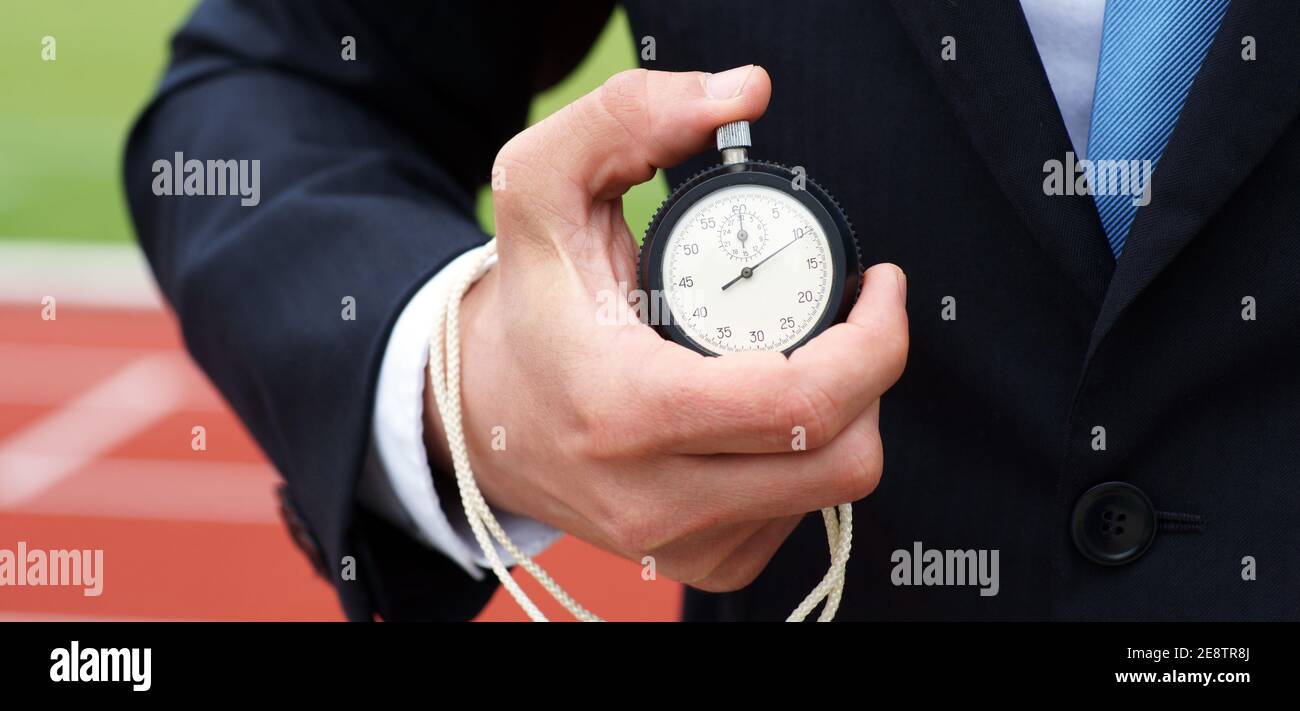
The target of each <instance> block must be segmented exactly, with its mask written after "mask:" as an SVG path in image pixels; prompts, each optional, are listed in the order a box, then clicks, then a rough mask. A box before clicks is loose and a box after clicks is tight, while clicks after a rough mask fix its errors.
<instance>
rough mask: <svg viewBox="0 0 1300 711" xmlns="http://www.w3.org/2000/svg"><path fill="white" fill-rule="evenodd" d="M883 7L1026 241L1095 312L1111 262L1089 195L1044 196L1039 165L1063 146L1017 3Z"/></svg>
mask: <svg viewBox="0 0 1300 711" xmlns="http://www.w3.org/2000/svg"><path fill="white" fill-rule="evenodd" d="M892 2H893V5H894V10H895V12H896V13H897V14H898V17H899V19H900V20H901V21H902V23H903V26H904V27H905V28H906V29H907V32H908V34H909V35H910V36H911V38H912V40H913V42H914V43H915V44H916V46H917V49H918V50H919V51H920V53H921V58H922V61H923V62H924V63H925V64H926V66H927V67H928V68H929V69H930V71H931V73H932V74H933V75H934V77H935V79H936V81H937V82H938V84H939V87H940V89H941V91H942V92H943V93H944V94H945V96H946V97H947V99H948V101H949V103H951V104H952V105H953V106H954V108H955V109H956V113H957V115H958V117H959V118H960V119H961V120H962V121H963V122H964V123H965V124H966V128H967V130H968V132H969V133H970V136H971V140H972V142H973V143H974V145H975V149H976V150H977V151H978V152H979V153H980V155H981V156H982V157H983V158H984V161H985V162H986V163H987V164H988V167H989V170H990V171H991V172H992V174H993V176H994V177H995V178H996V180H997V182H998V184H999V186H1000V187H1001V188H1002V191H1003V192H1004V193H1005V194H1006V196H1007V198H1008V200H1009V201H1010V202H1011V204H1012V205H1013V206H1014V207H1015V210H1016V212H1017V214H1019V216H1020V217H1021V219H1022V220H1023V221H1024V222H1025V224H1026V226H1027V227H1028V228H1029V231H1030V233H1031V234H1032V235H1033V237H1034V239H1035V240H1036V241H1037V242H1038V244H1039V245H1040V246H1041V247H1042V248H1043V250H1045V251H1046V252H1047V254H1048V256H1049V258H1050V259H1051V260H1052V261H1053V262H1054V263H1055V264H1056V265H1057V266H1058V267H1059V268H1060V269H1061V270H1062V271H1063V272H1065V273H1066V274H1067V275H1068V276H1069V277H1070V279H1071V280H1072V281H1073V283H1074V284H1075V285H1076V286H1078V287H1079V289H1080V290H1081V291H1082V293H1083V294H1084V295H1085V297H1086V298H1088V299H1089V301H1090V302H1091V303H1093V304H1095V305H1096V306H1098V307H1100V304H1101V302H1102V298H1103V296H1104V295H1105V293H1106V287H1107V284H1108V283H1109V282H1110V279H1111V274H1112V272H1113V270H1114V268H1115V261H1114V258H1113V257H1112V255H1111V252H1110V248H1109V247H1108V246H1107V243H1106V239H1105V236H1104V235H1103V232H1102V228H1101V220H1100V219H1099V218H1098V217H1097V209H1096V207H1095V206H1094V205H1093V202H1092V198H1091V197H1089V196H1086V195H1070V196H1067V195H1048V194H1046V193H1045V192H1044V188H1043V180H1044V178H1045V177H1046V174H1045V173H1044V172H1043V164H1044V162H1046V161H1048V160H1053V159H1055V160H1058V161H1062V162H1064V161H1065V158H1066V155H1065V154H1066V152H1067V151H1070V150H1072V148H1071V145H1070V139H1069V136H1068V134H1067V133H1066V130H1065V122H1064V120H1063V119H1062V118H1061V112H1060V109H1059V108H1057V104H1056V97H1055V96H1054V95H1053V94H1052V89H1051V84H1050V83H1049V82H1048V79H1047V74H1046V72H1045V71H1044V70H1043V65H1042V62H1041V61H1040V60H1039V58H1038V49H1037V48H1036V47H1035V45H1034V40H1033V36H1032V35H1031V34H1030V30H1029V25H1028V23H1027V22H1026V21H1025V16H1024V14H1023V13H1022V12H1021V10H1020V5H1019V3H1014V2H991V3H974V2H954V1H952V0H892ZM949 36H950V37H952V38H954V39H955V40H956V58H955V59H954V60H952V61H944V60H943V58H942V57H941V56H940V51H941V50H942V49H943V47H944V45H943V38H944V37H949Z"/></svg>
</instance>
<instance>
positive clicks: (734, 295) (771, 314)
mask: <svg viewBox="0 0 1300 711" xmlns="http://www.w3.org/2000/svg"><path fill="white" fill-rule="evenodd" d="M670 202H671V204H670V205H666V206H665V210H666V212H665V213H664V219H663V220H662V222H661V223H660V224H658V225H657V227H658V229H657V230H655V231H654V234H653V235H652V236H650V237H648V239H650V240H651V242H650V243H647V248H648V249H649V253H648V255H645V256H646V257H648V259H647V260H646V261H645V263H644V264H643V269H644V271H645V272H646V276H647V277H648V278H644V279H643V282H648V284H649V286H651V287H652V288H654V289H657V290H659V291H660V294H659V303H660V305H661V309H660V310H661V311H662V312H663V313H660V314H658V316H659V318H660V319H661V320H662V321H664V323H663V324H661V325H660V326H659V328H660V331H661V332H663V333H665V335H668V336H669V337H670V338H673V339H674V340H676V341H678V342H679V343H682V344H683V345H687V346H689V347H692V348H694V349H695V350H698V351H701V352H703V353H706V354H710V355H723V354H726V353H736V352H741V351H782V352H786V353H788V352H790V351H792V350H793V349H794V348H796V347H797V346H799V345H802V344H803V343H804V342H806V341H807V340H808V339H809V338H811V337H812V336H814V335H815V334H816V333H817V332H819V331H821V330H823V329H825V328H826V327H828V326H829V325H830V324H831V323H833V322H834V321H835V320H843V317H844V316H845V315H846V314H847V308H848V307H849V306H851V302H852V299H853V298H854V297H855V296H856V286H857V281H856V280H857V274H858V264H857V262H858V260H857V249H856V245H855V244H852V243H851V242H848V241H847V240H851V239H852V236H851V234H850V235H848V236H846V235H844V234H843V231H845V230H848V229H849V228H848V225H847V221H846V220H843V219H842V218H841V220H839V221H837V220H836V219H834V218H833V217H832V215H831V211H832V210H836V211H837V210H838V207H836V206H834V204H833V202H831V203H830V205H829V206H828V205H825V204H823V203H822V202H820V201H819V200H818V198H817V196H815V195H810V194H808V192H807V191H800V190H796V189H793V188H791V187H790V186H789V182H788V181H787V180H785V179H784V178H783V176H779V175H772V174H769V173H763V172H748V171H746V172H733V173H723V174H721V175H719V176H716V177H714V178H712V179H710V180H704V181H702V182H701V183H700V184H698V185H696V186H695V187H694V188H692V189H690V190H687V191H686V192H684V193H683V194H682V195H680V196H678V199H677V200H675V201H674V200H673V199H672V198H670ZM828 202H829V201H828ZM652 229H653V228H652ZM846 245H847V246H849V247H850V248H851V251H846ZM850 255H851V256H850ZM850 259H851V260H852V262H851V263H850V261H849V260H850ZM850 282H851V283H850ZM850 286H851V287H852V288H853V290H854V291H853V293H850V292H849V291H848V288H849V287H850Z"/></svg>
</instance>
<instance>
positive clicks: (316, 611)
mask: <svg viewBox="0 0 1300 711" xmlns="http://www.w3.org/2000/svg"><path fill="white" fill-rule="evenodd" d="M141 359H148V360H146V361H144V362H143V363H142V361H141ZM133 365H134V366H135V367H134V369H133V368H132V366H133ZM133 372H134V377H133V376H132V373H133ZM93 393H98V395H97V396H92V395H91V394H93ZM74 415H79V416H74ZM132 423H135V426H133V425H132ZM199 425H201V426H203V427H205V428H206V430H207V432H206V434H207V450H206V451H201V452H195V451H193V450H192V449H191V446H190V443H191V438H192V435H191V429H192V428H193V427H195V426H199ZM51 462H53V463H52V464H51ZM32 472H46V473H47V474H48V476H46V477H45V478H43V479H41V480H40V482H39V485H36V486H33V487H31V491H30V493H29V494H28V495H24V496H18V497H15V495H14V494H13V491H15V490H17V489H16V488H15V487H14V486H13V482H14V481H15V479H14V477H29V476H30V475H31V473H32ZM51 472H52V473H51ZM6 477H9V478H8V479H7V478H6ZM277 480H278V479H277V475H276V474H275V472H274V470H273V469H272V468H271V467H270V465H269V464H267V462H266V460H265V458H264V457H263V456H262V454H261V452H260V451H259V450H258V448H257V446H256V445H255V444H254V443H253V442H252V440H251V439H250V437H249V435H248V434H247V432H246V431H245V430H244V429H243V426H242V425H241V424H240V423H239V422H238V420H237V419H235V417H234V416H233V415H232V414H231V413H230V411H229V409H228V408H227V407H226V405H225V404H224V403H223V402H222V400H221V399H220V397H219V396H218V395H217V393H216V392H215V391H214V390H213V389H212V387H211V386H210V385H209V384H208V383H207V381H206V380H205V379H204V377H203V376H202V374H201V373H200V372H199V371H198V370H197V369H196V368H195V367H194V366H193V365H192V364H191V363H190V362H189V360H188V358H186V357H185V356H184V355H183V350H182V348H181V344H180V342H179V339H178V336H177V330H176V326H175V324H174V322H173V320H172V318H171V316H170V315H169V314H167V313H164V312H159V311H151V310H106V309H85V308H81V309H78V308H73V307H70V306H65V305H63V304H60V305H59V307H58V318H57V320H54V321H43V320H41V306H40V304H39V303H37V304H34V305H22V306H16V305H0V548H7V549H11V550H12V549H14V548H15V547H16V546H17V543H18V541H26V543H27V547H28V549H34V548H42V549H72V548H82V549H85V548H90V549H95V548H100V549H103V550H104V588H103V594H102V595H101V596H99V597H85V596H83V595H82V592H81V590H80V589H74V588H51V587H3V588H0V619H62V618H73V619H80V618H94V619H140V618H144V619H202V620H337V619H341V613H340V611H339V607H338V604H337V602H336V599H335V597H334V594H333V591H332V590H331V589H330V587H329V585H328V584H326V583H325V582H324V581H323V580H321V579H320V578H319V577H317V576H316V575H315V574H313V573H312V571H311V568H310V567H309V566H308V564H307V562H306V560H305V559H304V558H303V556H302V555H301V554H300V553H299V552H298V550H297V549H296V548H295V547H294V546H293V544H292V542H291V541H290V538H289V536H288V534H287V533H286V531H285V529H284V528H283V526H282V525H281V523H280V520H279V517H278V514H277V513H276V504H275V497H274V486H275V484H276V482H277ZM6 482H8V484H7V483H6ZM6 486H9V487H10V492H9V493H8V494H6V491H5V490H4V488H3V487H6ZM15 498H16V499H17V500H14V499H15ZM539 562H540V563H541V564H542V565H543V566H544V567H546V568H547V569H548V570H549V571H550V572H551V573H552V574H553V575H554V577H556V579H557V580H559V581H560V583H561V584H563V585H564V586H565V587H566V588H567V589H568V590H569V591H570V592H571V593H572V594H573V595H574V597H575V598H577V599H578V600H579V601H580V602H582V603H583V604H584V605H586V606H587V607H588V608H589V609H591V610H592V611H593V612H596V613H597V614H600V615H602V616H605V617H606V618H607V619H618V620H667V619H676V617H677V615H678V608H679V602H678V601H679V595H680V587H679V586H678V585H676V584H674V583H671V582H669V581H666V580H658V581H643V580H642V579H641V574H640V573H641V569H640V567H639V566H637V565H634V564H633V563H630V562H627V561H622V560H619V559H617V558H615V557H613V556H610V555H608V554H606V553H603V552H601V551H598V550H595V549H593V548H592V547H590V546H588V545H586V544H583V543H581V542H579V541H576V540H574V539H571V538H566V539H564V540H562V541H561V542H560V543H558V544H556V545H555V546H554V547H553V548H552V549H551V550H549V551H547V552H546V553H545V554H544V555H542V556H541V557H540V559H539ZM516 577H517V578H518V579H520V580H521V583H522V584H523V585H524V587H525V589H526V590H528V591H529V593H530V595H532V597H533V599H534V600H538V601H542V599H543V598H545V597H546V596H545V594H544V593H543V592H542V591H541V589H540V588H539V587H538V586H537V585H535V584H532V581H531V579H528V576H527V575H526V574H524V573H522V572H521V573H517V575H516ZM545 602H547V603H550V604H542V608H543V610H545V611H546V612H547V613H548V616H551V617H552V618H553V619H565V618H566V616H565V615H564V614H562V611H561V610H560V609H559V606H558V605H556V604H554V603H553V602H550V601H549V599H547V600H546V601H545ZM479 619H482V620H522V619H524V615H523V613H522V612H521V611H520V610H519V608H518V607H517V606H516V605H515V603H514V601H513V600H511V599H510V597H509V596H508V595H506V594H505V593H504V592H503V591H498V593H497V596H496V597H495V598H493V600H492V603H491V604H490V605H489V606H488V607H487V609H486V610H484V612H483V614H482V615H481V616H480V618H479Z"/></svg>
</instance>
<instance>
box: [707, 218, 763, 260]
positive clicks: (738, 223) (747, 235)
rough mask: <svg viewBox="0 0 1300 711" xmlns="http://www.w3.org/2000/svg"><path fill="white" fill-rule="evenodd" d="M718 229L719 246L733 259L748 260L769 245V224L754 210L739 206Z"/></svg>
mask: <svg viewBox="0 0 1300 711" xmlns="http://www.w3.org/2000/svg"><path fill="white" fill-rule="evenodd" d="M739 207H740V209H738V210H733V211H732V213H731V215H730V216H729V217H727V219H725V220H723V221H722V228H721V229H720V230H718V246H719V247H721V248H722V251H724V252H726V253H727V256H729V257H731V258H732V259H733V260H739V261H742V262H748V261H749V260H751V259H754V258H755V257H757V256H759V255H761V254H762V253H763V250H764V248H766V247H767V225H765V224H763V221H762V220H760V219H759V218H758V216H757V215H755V214H754V213H752V212H749V211H747V210H745V209H744V206H743V205H742V206H739Z"/></svg>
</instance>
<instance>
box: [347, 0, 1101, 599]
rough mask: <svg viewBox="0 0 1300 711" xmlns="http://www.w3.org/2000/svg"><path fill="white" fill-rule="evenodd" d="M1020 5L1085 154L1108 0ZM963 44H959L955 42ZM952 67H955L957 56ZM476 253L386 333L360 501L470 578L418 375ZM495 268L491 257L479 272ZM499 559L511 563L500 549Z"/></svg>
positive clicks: (540, 543)
mask: <svg viewBox="0 0 1300 711" xmlns="http://www.w3.org/2000/svg"><path fill="white" fill-rule="evenodd" d="M1020 5H1021V8H1022V9H1023V10H1024V13H1025V17H1026V19H1027V20H1028V22H1029V29H1030V31H1031V32H1032V34H1033V37H1034V44H1035V45H1037V47H1038V54H1039V57H1041V59H1042V62H1043V68H1044V69H1045V70H1046V72H1047V78H1048V80H1049V81H1050V82H1051V85H1052V93H1053V94H1054V95H1055V96H1056V102H1057V104H1058V106H1059V107H1060V109H1061V115H1062V117H1063V118H1064V119H1065V126H1066V130H1067V131H1068V132H1069V135H1070V139H1071V141H1072V142H1073V144H1074V152H1075V154H1076V155H1078V156H1079V157H1080V158H1082V157H1084V154H1085V151H1086V150H1087V147H1088V125H1089V121H1090V119H1091V116H1092V94H1093V89H1094V85H1095V83H1096V76H1097V60H1098V57H1099V56H1100V52H1101V30H1102V24H1103V17H1104V13H1105V0H1021V3H1020ZM957 42H958V46H959V47H960V43H961V38H957ZM957 56H958V59H957V61H961V59H960V58H961V54H960V50H959V51H958V55H957ZM478 252H479V249H471V250H470V251H468V252H466V253H464V254H462V255H461V256H460V257H457V258H456V259H455V260H453V261H452V262H451V263H450V264H448V265H447V266H446V267H445V268H443V270H442V271H440V272H438V274H436V275H435V276H434V277H433V278H432V279H430V280H429V282H428V283H426V284H425V285H424V286H423V287H421V289H420V291H419V292H417V293H416V295H415V297H414V298H412V299H411V301H410V303H408V304H407V305H406V308H405V309H403V310H402V313H401V315H400V316H399V317H398V319H397V323H396V325H394V327H393V333H392V335H391V336H390V337H389V339H388V346H387V348H386V349H385V352H384V360H383V363H382V364H381V366H380V371H379V384H378V388H377V391H376V394H375V413H374V419H373V420H372V423H371V425H372V426H371V448H370V453H369V456H368V457H367V461H366V467H365V472H364V474H363V476H362V480H361V485H360V489H359V490H358V496H359V497H360V499H361V501H362V503H363V504H364V505H365V506H367V507H368V508H370V509H371V510H372V511H375V512H376V513H379V514H380V515H382V516H384V517H385V518H386V519H388V520H389V521H391V522H393V523H394V524H396V525H398V526H400V527H402V528H404V529H405V530H406V531H408V532H409V533H410V534H411V535H412V536H415V537H416V538H417V539H418V540H421V541H423V542H424V543H426V544H427V545H429V546H432V547H433V548H434V549H436V550H438V551H440V552H441V553H443V554H444V555H446V556H447V557H448V558H451V559H452V560H454V561H456V563H458V564H459V565H460V566H461V567H462V568H464V569H465V572H467V573H469V574H470V575H471V576H473V577H474V578H476V579H481V578H482V577H483V576H484V570H485V569H486V568H487V567H488V565H487V560H486V559H485V558H484V556H483V553H482V551H481V550H479V547H478V542H477V541H476V540H475V539H474V535H473V533H472V532H471V531H470V528H469V524H468V523H467V522H466V521H465V516H464V512H463V511H462V510H461V508H460V502H459V501H451V502H445V504H446V505H444V502H441V501H439V499H438V493H437V492H436V491H435V490H434V488H433V476H434V474H433V471H432V469H431V468H430V466H429V455H428V452H427V451H425V447H424V388H425V382H426V377H425V369H426V368H427V366H428V363H429V337H430V336H431V335H432V331H433V319H434V313H435V307H436V303H435V296H436V294H437V292H438V290H439V287H440V286H441V284H442V283H443V282H445V281H446V280H447V279H449V278H450V276H451V274H453V273H455V272H456V271H458V270H460V269H464V268H465V265H466V264H467V263H468V262H469V261H470V260H471V259H472V258H473V256H474V255H475V254H477V253H478ZM495 264H496V258H495V257H494V258H492V259H489V260H488V262H487V263H486V264H484V266H483V271H484V272H486V271H487V270H488V269H490V268H492V267H493V266H494V265H495ZM497 518H498V520H500V522H501V525H502V526H503V527H504V528H505V529H506V532H507V533H509V534H510V537H511V538H513V539H514V541H515V543H516V544H518V545H519V547H520V549H521V550H523V551H524V552H525V553H527V554H528V555H530V556H532V555H537V554H538V553H540V552H542V551H543V550H545V549H546V548H547V547H548V546H550V545H551V543H553V542H554V541H555V540H556V539H558V538H559V537H560V535H561V533H560V532H559V531H557V530H555V529H553V528H551V527H549V526H546V525H545V524H542V523H538V522H537V521H533V520H531V519H527V518H523V517H520V516H511V515H509V514H506V513H504V512H500V511H498V512H497ZM497 552H498V553H500V554H501V558H502V560H504V561H505V562H506V564H507V565H510V564H511V563H512V562H513V559H512V558H511V557H509V555H508V554H507V553H506V552H505V551H504V550H502V549H501V548H500V547H498V549H497Z"/></svg>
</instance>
